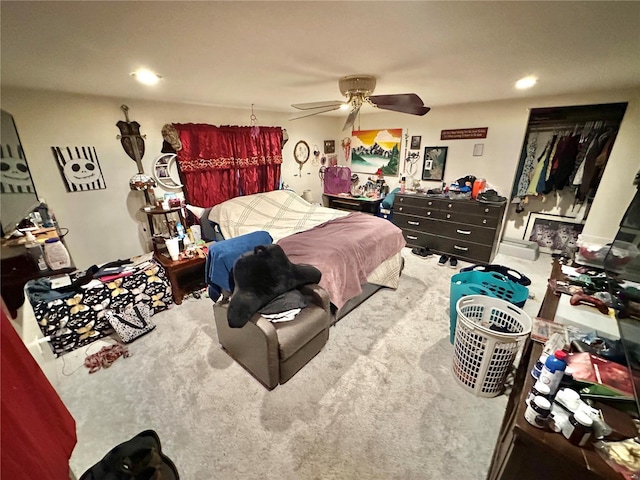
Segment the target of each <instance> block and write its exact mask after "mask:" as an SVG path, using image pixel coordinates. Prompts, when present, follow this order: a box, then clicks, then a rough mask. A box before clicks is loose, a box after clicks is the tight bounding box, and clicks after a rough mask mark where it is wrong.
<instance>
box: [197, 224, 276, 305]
mask: <svg viewBox="0 0 640 480" xmlns="http://www.w3.org/2000/svg"><path fill="white" fill-rule="evenodd" d="M271 243H273V239H272V238H271V235H269V233H268V232H265V231H258V232H251V233H247V234H246V235H240V236H239V237H235V238H230V239H228V240H222V241H220V242H216V243H213V244H211V245H210V246H209V253H208V255H207V263H206V266H205V272H206V276H207V278H206V280H207V285H209V297H210V298H211V300H213V301H214V302H215V301H216V300H217V299H218V297H219V296H220V294H221V293H222V290H227V291H229V292H232V291H233V287H234V284H233V264H234V263H235V261H236V260H237V259H238V257H239V256H240V255H242V254H243V253H245V252H248V251H250V250H253V248H254V247H257V246H258V245H270V244H271Z"/></svg>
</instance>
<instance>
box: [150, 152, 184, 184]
mask: <svg viewBox="0 0 640 480" xmlns="http://www.w3.org/2000/svg"><path fill="white" fill-rule="evenodd" d="M153 172H154V177H155V178H156V181H157V182H158V184H159V185H160V186H162V187H163V188H165V189H168V190H173V189H179V188H182V182H181V181H180V174H179V173H178V164H177V162H176V154H175V153H166V154H164V155H160V156H159V157H158V158H156V159H155V161H154V162H153Z"/></svg>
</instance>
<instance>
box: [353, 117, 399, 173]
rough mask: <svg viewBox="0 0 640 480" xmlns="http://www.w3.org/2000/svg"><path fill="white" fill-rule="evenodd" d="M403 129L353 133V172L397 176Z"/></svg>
mask: <svg viewBox="0 0 640 480" xmlns="http://www.w3.org/2000/svg"><path fill="white" fill-rule="evenodd" d="M401 140H402V129H401V128H388V129H386V130H358V131H354V132H352V133H351V142H350V148H351V170H352V171H353V172H361V173H376V172H377V171H378V169H379V168H381V169H382V173H383V174H384V175H397V174H398V163H399V161H400V142H401Z"/></svg>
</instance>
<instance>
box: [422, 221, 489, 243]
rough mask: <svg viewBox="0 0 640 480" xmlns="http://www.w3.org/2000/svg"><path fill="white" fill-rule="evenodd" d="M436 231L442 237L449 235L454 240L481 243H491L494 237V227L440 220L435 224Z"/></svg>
mask: <svg viewBox="0 0 640 480" xmlns="http://www.w3.org/2000/svg"><path fill="white" fill-rule="evenodd" d="M433 233H438V234H440V235H442V236H443V237H449V238H451V239H453V240H456V241H458V240H459V241H462V242H472V243H479V244H481V245H489V246H491V245H493V242H494V240H495V238H496V229H495V228H486V227H479V226H477V225H466V224H460V223H451V222H445V221H440V222H438V225H437V230H436V231H434V232H433Z"/></svg>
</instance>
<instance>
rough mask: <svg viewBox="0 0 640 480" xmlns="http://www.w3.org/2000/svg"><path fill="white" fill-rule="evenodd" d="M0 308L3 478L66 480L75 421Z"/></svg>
mask: <svg viewBox="0 0 640 480" xmlns="http://www.w3.org/2000/svg"><path fill="white" fill-rule="evenodd" d="M0 309H1V310H2V313H1V315H2V324H1V325H0V377H1V379H0V380H1V385H2V390H1V395H0V426H1V432H0V450H1V453H0V461H1V464H0V473H1V476H2V479H6V480H22V479H24V480H33V479H36V478H37V479H38V480H64V479H68V478H69V458H70V457H71V452H73V448H74V447H75V445H76V442H77V438H76V423H75V421H74V419H73V417H72V416H71V414H70V413H69V411H68V410H67V408H66V407H65V406H64V404H63V403H62V400H61V399H60V397H59V396H58V394H57V393H56V391H55V390H54V389H53V387H52V386H51V384H50V383H49V381H48V380H47V377H45V375H44V373H43V372H42V370H41V369H40V366H39V365H38V364H37V363H36V361H35V360H34V358H33V357H32V356H31V354H30V353H29V351H28V350H27V348H26V347H25V345H24V343H23V342H22V340H21V339H20V337H18V334H17V333H16V331H15V329H14V328H13V325H11V323H10V322H9V319H8V318H7V316H6V314H5V312H4V309H3V308H0ZM43 348H49V347H48V346H47V345H43Z"/></svg>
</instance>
